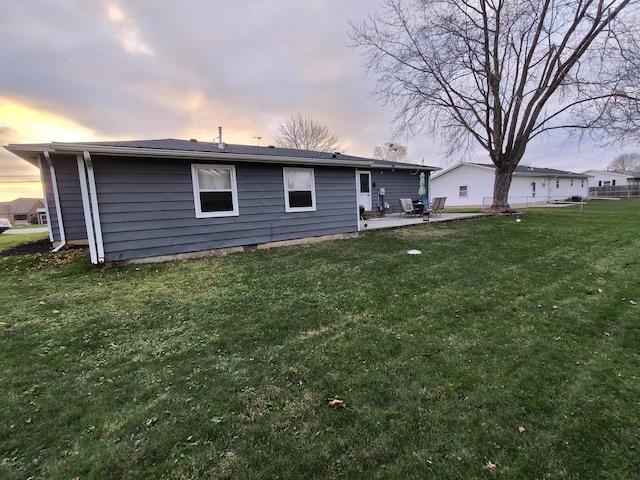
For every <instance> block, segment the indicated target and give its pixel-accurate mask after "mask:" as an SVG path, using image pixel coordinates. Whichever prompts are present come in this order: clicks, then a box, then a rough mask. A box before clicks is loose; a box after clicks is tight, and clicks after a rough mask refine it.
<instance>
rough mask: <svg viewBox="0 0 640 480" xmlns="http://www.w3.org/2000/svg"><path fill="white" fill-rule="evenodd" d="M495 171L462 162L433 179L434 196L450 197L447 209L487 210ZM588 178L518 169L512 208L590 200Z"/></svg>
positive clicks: (510, 196)
mask: <svg viewBox="0 0 640 480" xmlns="http://www.w3.org/2000/svg"><path fill="white" fill-rule="evenodd" d="M494 179H495V167H494V166H493V165H492V164H480V163H469V162H461V163H459V164H457V165H454V166H453V167H450V168H447V169H445V170H442V171H440V172H438V173H436V174H434V175H433V176H432V177H431V196H432V197H433V198H435V197H447V201H446V205H447V206H474V207H477V206H482V207H488V206H490V205H491V202H492V199H493V182H494ZM588 179H589V176H588V175H585V174H582V173H572V172H565V171H563V170H555V169H551V168H540V167H527V166H518V167H517V168H516V171H515V172H514V174H513V179H512V181H511V189H510V190H509V203H510V204H511V205H520V204H531V203H541V202H545V203H546V202H559V201H564V200H567V199H570V198H572V197H587V196H588V193H589V186H588Z"/></svg>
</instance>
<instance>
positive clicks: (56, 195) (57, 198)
mask: <svg viewBox="0 0 640 480" xmlns="http://www.w3.org/2000/svg"><path fill="white" fill-rule="evenodd" d="M44 158H45V160H46V161H47V163H48V164H49V174H50V175H51V185H52V187H53V200H54V202H55V204H56V213H57V217H58V230H59V231H60V245H58V246H57V247H56V248H54V249H53V252H54V253H55V252H58V251H60V249H61V248H62V247H64V246H65V245H66V244H67V236H66V235H65V233H64V222H63V221H62V208H61V207H60V193H59V192H58V180H57V178H56V169H55V168H54V166H53V162H52V161H51V155H49V152H47V151H45V152H44ZM40 164H41V165H42V161H41V160H40ZM43 175H44V173H43V171H42V169H40V176H41V177H43ZM41 181H42V185H46V183H45V182H44V178H42V180H41ZM44 198H45V202H44V208H45V209H46V211H47V222H48V223H49V239H50V240H51V241H52V242H53V228H52V227H51V216H50V214H49V202H48V201H47V192H44Z"/></svg>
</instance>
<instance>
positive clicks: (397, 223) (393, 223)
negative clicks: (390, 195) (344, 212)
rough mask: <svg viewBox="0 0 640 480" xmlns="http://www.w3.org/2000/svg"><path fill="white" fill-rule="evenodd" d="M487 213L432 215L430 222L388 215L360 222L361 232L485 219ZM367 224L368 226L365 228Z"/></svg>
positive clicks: (418, 218)
mask: <svg viewBox="0 0 640 480" xmlns="http://www.w3.org/2000/svg"><path fill="white" fill-rule="evenodd" d="M484 216H486V214H485V213H441V214H438V215H430V216H429V221H426V220H423V219H422V217H420V216H414V217H405V216H400V214H398V213H392V214H388V215H386V216H385V217H380V218H370V219H369V220H361V221H360V231H361V232H362V231H366V230H379V229H381V228H397V227H404V226H407V225H417V224H421V225H422V224H424V225H428V224H430V223H438V222H451V221H454V220H461V219H464V218H474V217H484ZM365 224H366V225H367V226H366V227H365Z"/></svg>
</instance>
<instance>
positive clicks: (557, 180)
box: [556, 178, 560, 188]
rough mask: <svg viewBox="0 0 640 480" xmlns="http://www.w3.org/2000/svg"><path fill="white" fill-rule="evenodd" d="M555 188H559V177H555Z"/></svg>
mask: <svg viewBox="0 0 640 480" xmlns="http://www.w3.org/2000/svg"><path fill="white" fill-rule="evenodd" d="M556 188H560V179H559V178H556Z"/></svg>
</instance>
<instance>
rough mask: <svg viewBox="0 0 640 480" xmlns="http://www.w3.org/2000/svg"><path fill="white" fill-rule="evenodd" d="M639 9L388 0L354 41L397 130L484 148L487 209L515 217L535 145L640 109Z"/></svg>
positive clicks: (453, 145) (579, 0) (565, 0)
mask: <svg viewBox="0 0 640 480" xmlns="http://www.w3.org/2000/svg"><path fill="white" fill-rule="evenodd" d="M637 3H638V0H606V1H605V0H385V2H384V11H383V13H381V14H376V15H374V16H370V17H369V18H368V19H367V20H365V21H364V22H363V23H361V24H352V31H351V39H352V46H354V47H362V48H363V49H364V56H365V59H366V67H367V69H368V70H369V71H370V72H373V73H375V74H377V87H376V89H375V91H374V94H375V95H376V96H377V98H378V99H379V100H381V101H382V102H383V103H384V104H389V105H391V106H393V107H394V108H395V111H396V117H395V122H396V125H397V128H398V130H399V131H403V132H405V133H407V134H410V135H415V134H418V133H420V132H427V133H429V134H431V135H432V136H434V137H439V138H440V139H441V140H442V142H443V144H444V146H445V148H446V150H447V151H448V153H450V154H453V153H454V152H457V153H458V154H459V151H460V149H461V148H470V147H471V146H473V145H476V146H477V145H479V146H481V147H482V148H483V149H484V150H485V151H486V152H487V153H488V154H489V157H490V158H491V160H492V162H493V163H494V165H495V167H496V168H495V181H494V192H493V204H492V206H491V207H490V210H492V211H497V212H509V211H511V208H510V206H509V204H508V194H509V188H510V186H511V179H512V176H513V172H514V170H515V168H516V166H517V165H518V164H519V162H520V161H521V160H522V158H523V155H524V154H525V151H526V148H527V144H528V143H529V142H530V141H531V140H532V139H534V138H536V137H539V136H540V135H542V134H544V133H545V132H549V131H552V130H556V129H569V130H572V131H574V132H575V131H578V132H586V131H592V129H600V130H604V131H608V132H611V131H612V130H613V129H614V128H617V127H619V126H620V124H621V121H622V119H624V118H626V119H629V118H634V112H640V109H638V105H639V101H638V98H637V96H636V92H637V89H638V85H640V82H639V81H638V79H639V78H640V73H639V71H638V65H640V62H637V60H638V58H639V57H638V56H639V53H638V50H637V49H636V47H635V46H636V45H637V44H638V43H637V38H638V31H637V28H638V25H640V22H638V18H637V17H638V9H637V8H636V4H637ZM639 117H640V115H639ZM623 128H624V127H623Z"/></svg>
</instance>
